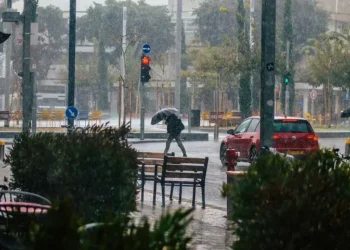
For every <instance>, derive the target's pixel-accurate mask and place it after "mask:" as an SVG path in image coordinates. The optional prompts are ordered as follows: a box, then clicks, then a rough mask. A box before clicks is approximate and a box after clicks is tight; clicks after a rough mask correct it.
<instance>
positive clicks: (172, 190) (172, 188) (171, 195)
mask: <svg viewBox="0 0 350 250" xmlns="http://www.w3.org/2000/svg"><path fill="white" fill-rule="evenodd" d="M173 192H174V183H172V184H171V189H170V200H171V201H172V200H173Z"/></svg>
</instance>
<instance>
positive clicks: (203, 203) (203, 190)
mask: <svg viewBox="0 0 350 250" xmlns="http://www.w3.org/2000/svg"><path fill="white" fill-rule="evenodd" d="M201 188H202V208H203V209H205V186H204V185H202V186H201Z"/></svg>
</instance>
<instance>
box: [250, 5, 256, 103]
mask: <svg viewBox="0 0 350 250" xmlns="http://www.w3.org/2000/svg"><path fill="white" fill-rule="evenodd" d="M254 11H255V0H250V27H249V40H250V41H249V42H250V51H251V53H253V49H254V36H253V29H254V28H253V24H254ZM250 89H251V100H252V101H251V105H252V109H253V108H254V107H253V98H254V94H253V93H254V76H253V71H252V72H251V74H250Z"/></svg>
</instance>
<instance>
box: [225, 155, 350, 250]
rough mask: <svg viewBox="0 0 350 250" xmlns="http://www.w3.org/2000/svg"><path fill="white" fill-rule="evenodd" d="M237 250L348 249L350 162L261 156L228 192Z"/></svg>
mask: <svg viewBox="0 0 350 250" xmlns="http://www.w3.org/2000/svg"><path fill="white" fill-rule="evenodd" d="M229 194H230V196H231V198H232V201H233V212H232V219H233V222H234V228H235V229H234V234H235V235H236V236H237V241H236V242H235V243H234V246H233V249H235V250H249V249H252V250H253V249H254V250H257V249H266V250H267V249H269V250H270V249H274V250H278V249H281V250H282V249H283V250H285V249H290V250H292V249H295V250H303V249H333V250H334V249H350V240H349V236H350V227H349V225H350V164H349V163H344V162H342V161H341V160H339V159H337V158H336V157H335V156H334V154H333V153H332V152H321V151H320V152H317V153H316V154H315V155H313V156H312V157H311V158H309V159H307V160H306V161H298V162H293V163H288V162H286V161H285V160H284V159H283V158H281V157H279V156H269V157H262V158H260V159H258V161H257V162H256V164H253V165H252V166H251V167H250V169H249V171H248V173H247V175H246V176H245V177H243V178H242V179H241V181H239V182H236V183H234V184H233V186H231V187H230V189H229Z"/></svg>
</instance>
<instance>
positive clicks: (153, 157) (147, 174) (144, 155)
mask: <svg viewBox="0 0 350 250" xmlns="http://www.w3.org/2000/svg"><path fill="white" fill-rule="evenodd" d="M168 155H169V156H175V153H170V154H168ZM163 160H164V153H155V152H137V164H138V166H139V176H138V179H139V180H140V181H141V202H143V200H144V187H145V184H146V181H154V169H155V167H156V166H158V167H159V166H160V167H161V166H162V165H163Z"/></svg>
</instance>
